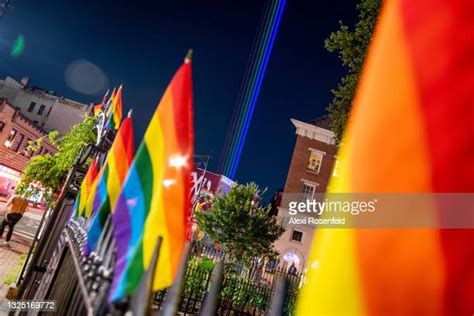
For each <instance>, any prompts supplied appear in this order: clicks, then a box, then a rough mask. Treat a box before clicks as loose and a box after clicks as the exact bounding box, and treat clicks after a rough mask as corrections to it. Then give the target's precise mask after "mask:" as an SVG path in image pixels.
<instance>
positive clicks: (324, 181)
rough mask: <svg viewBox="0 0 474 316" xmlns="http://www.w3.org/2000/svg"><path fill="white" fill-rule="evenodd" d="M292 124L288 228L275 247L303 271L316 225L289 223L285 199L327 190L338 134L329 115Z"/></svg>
mask: <svg viewBox="0 0 474 316" xmlns="http://www.w3.org/2000/svg"><path fill="white" fill-rule="evenodd" d="M291 123H293V125H294V126H295V128H296V143H295V147H294V150H293V156H292V158H291V163H290V167H289V169H288V176H287V179H286V183H285V188H284V192H283V203H282V204H281V206H280V207H279V213H278V217H279V218H281V220H282V221H283V223H284V227H285V229H286V231H285V233H284V234H283V235H282V236H281V237H280V239H279V240H277V241H276V242H275V248H276V249H277V250H278V251H279V252H280V255H281V259H282V260H283V261H284V262H283V263H284V264H285V263H286V264H287V265H290V264H292V263H293V264H294V265H295V266H296V268H297V269H298V271H301V270H302V269H303V268H304V267H305V266H306V260H307V258H308V255H309V251H310V248H311V242H312V240H313V235H314V230H315V228H314V226H311V225H304V224H289V223H288V216H289V213H288V209H287V208H286V206H285V205H287V203H285V199H293V200H294V199H299V200H305V199H312V198H313V195H314V194H315V193H324V192H326V189H327V186H328V184H329V179H330V178H331V176H332V175H333V167H334V164H335V161H336V154H337V146H336V145H335V142H334V133H333V132H332V131H330V129H329V126H330V120H329V117H327V116H323V117H320V118H317V119H315V120H313V121H310V122H302V121H298V120H295V119H291Z"/></svg>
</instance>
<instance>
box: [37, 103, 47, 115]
mask: <svg viewBox="0 0 474 316" xmlns="http://www.w3.org/2000/svg"><path fill="white" fill-rule="evenodd" d="M44 109H46V105H44V104H41V106H40V108H39V109H38V115H41V114H43V112H44Z"/></svg>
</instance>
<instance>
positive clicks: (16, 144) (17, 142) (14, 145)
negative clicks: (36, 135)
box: [10, 133, 25, 152]
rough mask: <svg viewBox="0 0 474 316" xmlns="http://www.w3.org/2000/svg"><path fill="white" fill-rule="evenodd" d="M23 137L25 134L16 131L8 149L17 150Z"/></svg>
mask: <svg viewBox="0 0 474 316" xmlns="http://www.w3.org/2000/svg"><path fill="white" fill-rule="evenodd" d="M24 138H25V135H23V134H20V133H18V134H17V136H16V137H15V138H14V139H13V140H12V142H11V146H10V149H11V150H14V151H15V152H17V151H18V148H20V146H21V143H22V142H23V139H24Z"/></svg>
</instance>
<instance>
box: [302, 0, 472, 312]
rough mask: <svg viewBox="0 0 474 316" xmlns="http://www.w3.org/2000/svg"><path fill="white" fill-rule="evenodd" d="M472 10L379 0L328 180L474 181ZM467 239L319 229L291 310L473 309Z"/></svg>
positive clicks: (461, 1)
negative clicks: (377, 14) (376, 18)
mask: <svg viewBox="0 0 474 316" xmlns="http://www.w3.org/2000/svg"><path fill="white" fill-rule="evenodd" d="M473 13H474V1H472V0H454V1H447V0H446V1H442V0H410V1H409V0H390V1H386V2H385V3H384V7H383V10H382V13H381V16H380V18H379V23H378V25H377V28H376V32H375V35H374V38H373V42H372V44H371V47H370V50H369V54H368V57H367V61H366V64H365V68H364V72H363V76H362V79H361V82H360V86H359V89H358V92H357V95H356V99H355V101H354V105H353V110H352V112H351V115H350V120H349V124H348V126H347V129H346V134H345V136H344V140H343V144H344V145H343V146H342V147H341V150H340V154H339V158H340V165H339V166H340V169H339V171H340V172H339V176H338V177H337V178H336V180H335V181H334V182H333V183H332V184H331V191H332V192H353V193H371V192H474V57H473V56H474V37H473V34H474V15H473ZM407 220H409V219H407ZM473 240H474V231H473V230H472V229H465V230H455V229H444V230H442V229H391V230H390V229H319V230H317V231H316V234H315V238H314V241H313V248H312V251H311V255H310V259H309V262H308V265H309V271H308V275H307V283H306V285H305V286H304V287H303V288H302V291H301V294H300V298H299V302H298V306H297V314H298V315H472V314H473V313H474V264H473V258H474V242H473Z"/></svg>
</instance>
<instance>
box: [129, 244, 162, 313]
mask: <svg viewBox="0 0 474 316" xmlns="http://www.w3.org/2000/svg"><path fill="white" fill-rule="evenodd" d="M162 241H163V238H162V237H158V239H157V241H156V246H155V249H154V251H153V257H152V258H151V261H150V265H149V266H148V269H147V270H146V272H145V275H144V276H143V278H142V281H141V282H140V285H139V286H138V289H137V291H136V292H135V293H134V294H133V295H132V297H131V299H130V307H131V308H130V310H131V312H132V315H151V301H152V299H153V280H154V279H155V271H156V266H157V263H158V258H159V257H160V250H161V243H162Z"/></svg>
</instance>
